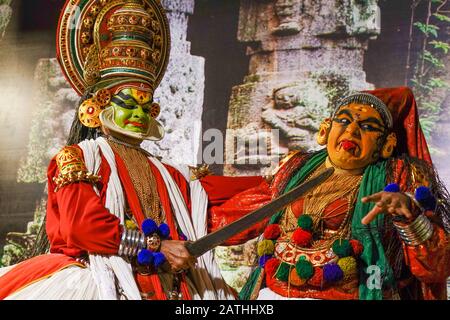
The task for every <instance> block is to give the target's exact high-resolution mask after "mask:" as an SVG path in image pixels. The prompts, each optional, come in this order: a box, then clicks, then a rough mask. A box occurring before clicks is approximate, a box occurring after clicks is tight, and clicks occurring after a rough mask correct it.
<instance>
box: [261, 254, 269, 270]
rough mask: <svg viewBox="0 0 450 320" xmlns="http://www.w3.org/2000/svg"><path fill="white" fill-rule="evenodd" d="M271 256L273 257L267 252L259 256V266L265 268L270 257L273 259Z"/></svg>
mask: <svg viewBox="0 0 450 320" xmlns="http://www.w3.org/2000/svg"><path fill="white" fill-rule="evenodd" d="M271 258H272V255H271V254H265V255H263V256H261V257H260V258H259V266H260V267H261V268H264V266H265V265H266V262H267V261H268V260H269V259H271Z"/></svg>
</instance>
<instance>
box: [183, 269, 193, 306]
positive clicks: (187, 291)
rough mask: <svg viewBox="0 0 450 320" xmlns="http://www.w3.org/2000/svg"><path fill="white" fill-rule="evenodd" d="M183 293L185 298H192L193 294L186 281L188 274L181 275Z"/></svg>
mask: <svg viewBox="0 0 450 320" xmlns="http://www.w3.org/2000/svg"><path fill="white" fill-rule="evenodd" d="M181 294H182V295H183V300H192V297H191V294H190V293H189V289H188V285H187V282H186V275H185V274H183V275H182V276H181Z"/></svg>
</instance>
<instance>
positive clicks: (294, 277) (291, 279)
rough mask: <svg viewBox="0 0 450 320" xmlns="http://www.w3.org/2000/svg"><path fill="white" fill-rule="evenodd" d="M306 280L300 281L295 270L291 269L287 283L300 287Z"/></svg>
mask: <svg viewBox="0 0 450 320" xmlns="http://www.w3.org/2000/svg"><path fill="white" fill-rule="evenodd" d="M306 281H307V280H305V279H302V278H300V277H299V276H298V274H297V270H295V268H292V270H291V272H290V273H289V282H290V284H291V285H293V286H296V287H300V286H302V285H304V284H305V283H306Z"/></svg>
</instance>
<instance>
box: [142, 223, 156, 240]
mask: <svg viewBox="0 0 450 320" xmlns="http://www.w3.org/2000/svg"><path fill="white" fill-rule="evenodd" d="M157 231H158V225H157V224H156V222H155V221H154V220H152V219H145V220H144V221H143V222H142V232H144V234H145V236H147V237H148V236H150V235H152V234H153V233H155V232H157Z"/></svg>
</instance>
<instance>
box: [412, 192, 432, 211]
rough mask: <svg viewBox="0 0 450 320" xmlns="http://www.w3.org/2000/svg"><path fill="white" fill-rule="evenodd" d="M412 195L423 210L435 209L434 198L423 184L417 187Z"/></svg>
mask: <svg viewBox="0 0 450 320" xmlns="http://www.w3.org/2000/svg"><path fill="white" fill-rule="evenodd" d="M414 197H415V198H416V200H417V201H418V202H419V203H420V205H421V206H422V207H423V208H424V209H425V210H434V209H436V198H435V197H434V196H433V194H432V193H431V190H430V189H429V188H427V187H424V186H421V187H418V188H417V189H416V192H415V194H414Z"/></svg>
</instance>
